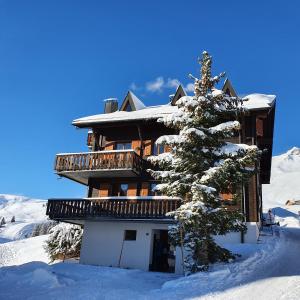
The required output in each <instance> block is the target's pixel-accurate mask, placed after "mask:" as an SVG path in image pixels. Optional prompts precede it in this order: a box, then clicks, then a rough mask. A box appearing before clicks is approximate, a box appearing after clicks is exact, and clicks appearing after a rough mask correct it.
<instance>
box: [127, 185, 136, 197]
mask: <svg viewBox="0 0 300 300" xmlns="http://www.w3.org/2000/svg"><path fill="white" fill-rule="evenodd" d="M136 192H137V184H136V183H134V182H132V183H129V184H128V191H127V196H136V194H137V193H136Z"/></svg>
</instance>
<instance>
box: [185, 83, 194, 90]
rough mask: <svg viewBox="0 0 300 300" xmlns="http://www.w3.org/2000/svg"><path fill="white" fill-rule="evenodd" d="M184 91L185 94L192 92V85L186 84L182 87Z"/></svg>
mask: <svg viewBox="0 0 300 300" xmlns="http://www.w3.org/2000/svg"><path fill="white" fill-rule="evenodd" d="M184 89H185V91H186V92H193V91H194V84H193V83H188V84H187V85H186V86H184Z"/></svg>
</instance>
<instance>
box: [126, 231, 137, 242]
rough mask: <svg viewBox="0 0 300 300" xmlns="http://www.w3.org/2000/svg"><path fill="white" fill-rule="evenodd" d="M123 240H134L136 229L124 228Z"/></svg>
mask: <svg viewBox="0 0 300 300" xmlns="http://www.w3.org/2000/svg"><path fill="white" fill-rule="evenodd" d="M124 240H125V241H136V230H125V233H124Z"/></svg>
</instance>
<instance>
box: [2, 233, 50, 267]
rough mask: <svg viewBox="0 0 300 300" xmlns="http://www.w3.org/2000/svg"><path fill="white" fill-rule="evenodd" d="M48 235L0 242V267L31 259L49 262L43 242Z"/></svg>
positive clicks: (23, 262)
mask: <svg viewBox="0 0 300 300" xmlns="http://www.w3.org/2000/svg"><path fill="white" fill-rule="evenodd" d="M47 238H48V235H41V236H36V237H32V238H27V239H21V240H17V241H13V242H7V243H2V244H0V267H2V266H13V265H21V264H25V263H28V262H32V261H42V262H46V263H48V262H49V257H48V256H47V254H46V252H45V249H44V243H45V241H46V239H47Z"/></svg>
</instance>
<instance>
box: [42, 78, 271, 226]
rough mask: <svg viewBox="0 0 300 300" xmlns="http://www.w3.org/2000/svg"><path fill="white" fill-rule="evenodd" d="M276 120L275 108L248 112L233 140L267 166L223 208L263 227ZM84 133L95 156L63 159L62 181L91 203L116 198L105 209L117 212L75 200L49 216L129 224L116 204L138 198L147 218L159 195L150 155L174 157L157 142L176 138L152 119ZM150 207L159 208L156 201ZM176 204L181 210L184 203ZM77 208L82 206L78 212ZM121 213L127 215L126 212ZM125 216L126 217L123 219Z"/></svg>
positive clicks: (53, 207)
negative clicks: (79, 187) (81, 187)
mask: <svg viewBox="0 0 300 300" xmlns="http://www.w3.org/2000/svg"><path fill="white" fill-rule="evenodd" d="M226 88H227V89H228V93H229V92H231V89H232V87H231V85H230V83H227V85H226ZM180 92H181V90H179V91H178V92H177V94H178V95H177V94H176V95H177V96H176V95H175V96H176V97H179V96H180V97H181V96H182V95H181V94H180ZM127 101H128V100H127ZM124 107H125V106H124ZM274 114H275V104H274V105H273V106H272V107H270V109H267V110H266V109H261V110H260V109H257V110H253V111H249V112H247V113H246V114H245V115H244V116H243V118H242V119H241V120H240V122H241V124H242V129H241V131H240V134H239V136H236V137H235V138H234V142H241V143H246V144H249V145H257V146H258V147H259V148H260V149H262V150H264V153H263V156H262V160H261V162H260V165H259V166H258V169H259V172H258V174H257V175H255V176H253V177H252V178H251V180H250V181H249V182H247V183H245V184H244V186H242V187H241V199H240V201H238V202H235V203H233V202H232V195H231V194H230V193H227V194H226V193H224V194H223V195H222V197H223V199H224V207H226V208H227V209H240V210H242V211H243V212H244V214H245V216H246V221H248V222H259V221H260V218H261V213H262V195H261V185H262V184H264V183H269V182H270V169H271V157H272V140H273V124H274ZM82 127H88V128H89V129H90V132H89V136H88V146H89V147H90V149H91V150H92V151H90V152H86V153H70V154H58V155H57V156H56V160H55V171H56V172H57V174H58V175H60V176H63V177H67V178H69V179H72V180H74V181H77V182H79V183H82V184H85V185H87V186H88V191H87V197H88V199H91V201H92V200H93V199H95V198H97V199H98V198H103V197H111V198H112V199H114V200H112V202H105V203H106V204H105V205H108V204H109V205H112V206H109V205H108V206H105V207H106V208H105V209H104V208H103V207H104V206H103V205H104V204H103V203H102V202H101V201H100V202H99V201H98V202H97V203H98V204H97V205H98V206H97V205H96V204H95V202H92V203H93V204H89V202H88V201H90V200H87V199H85V200H82V201H83V202H78V203H77V202H76V201H78V200H72V201H71V202H66V201H68V200H61V202H55V201H58V200H51V201H49V204H48V210H47V212H48V215H49V216H50V217H51V218H54V219H62V218H63V217H64V216H65V217H66V216H67V215H68V218H70V217H71V216H72V214H75V215H76V216H75V215H74V218H75V217H78V216H79V215H80V216H81V218H84V217H86V216H89V218H90V217H93V216H94V217H96V215H97V217H103V214H104V212H105V214H106V213H107V214H108V213H109V212H108V210H109V209H112V211H111V212H110V213H111V215H110V216H111V217H114V216H117V215H118V218H120V217H122V218H125V217H126V213H127V212H128V210H126V209H127V208H126V209H125V208H124V207H123V206H122V205H125V206H126V205H129V204H127V202H124V201H123V202H122V201H121V202H120V203H119V202H117V199H118V197H128V198H130V197H139V200H137V201H136V202H134V203H133V202H128V203H131V204H132V205H133V206H136V209H137V210H138V211H143V212H142V213H141V215H143V216H145V214H147V212H146V211H145V210H147V209H150V206H147V205H148V204H147V205H146V204H145V203H148V202H147V201H148V200H147V199H148V198H147V197H153V196H158V194H157V192H155V191H153V187H154V186H155V184H156V183H157V182H155V180H154V179H153V178H151V176H150V175H149V173H148V172H147V171H146V170H147V169H148V168H149V167H150V165H149V163H148V162H147V160H146V158H147V157H148V156H149V155H157V154H159V153H162V152H166V151H170V149H169V148H168V147H162V146H160V145H155V141H156V139H157V138H158V137H160V136H161V135H165V134H174V133H176V132H174V130H172V129H170V128H166V127H165V126H164V125H163V124H161V123H158V122H156V120H147V119H143V120H126V121H120V122H118V121H114V122H105V123H101V124H97V123H95V124H93V125H89V126H86V125H83V126H82ZM143 197H144V200H143ZM139 201H142V202H139ZM151 201H152V202H153V203H156V202H155V201H157V200H151ZM160 201H162V200H160ZM152 202H151V203H152ZM55 203H57V204H55ZM99 203H100V204H99ZM107 203H108V204H107ZM116 203H117V204H116ZM141 203H143V204H141ZM149 203H150V202H149ZM161 203H166V202H161ZM168 203H169V202H168ZM172 203H173V202H172ZM176 203H177V204H176V205H178V203H179V202H176ZM76 205H79V208H78V207H77V206H76ZM99 205H100V206H99ZM114 205H115V206H114ZM143 205H144V206H143ZM149 205H150V204H149ZM155 205H156V204H155ZM157 205H158V204H157ZM159 205H160V204H159ZM168 205H169V204H168ZM96 207H98V208H96ZM99 207H100V208H99ZM121 207H122V209H123V208H124V209H123V210H122V209H121ZM126 207H127V206H126ZM151 207H152V206H151ZM170 207H172V206H168V209H169V208H170ZM75 208H76V209H75ZM102 208H103V210H102ZM115 209H116V210H115ZM151 209H152V208H151ZM151 209H150V210H149V212H148V217H147V218H148V219H149V218H152V217H153V218H154V219H155V218H156V217H158V215H156V214H154V213H153V212H152V211H151ZM168 209H166V211H167V210H168ZM90 210H91V211H92V212H90ZM120 211H122V213H120V214H119V212H120ZM163 211H165V210H163ZM56 212H57V213H56ZM58 212H59V213H58ZM64 212H66V213H64ZM58 215H59V216H58ZM130 217H131V218H136V217H137V218H138V215H136V214H131V216H130ZM160 217H161V216H160Z"/></svg>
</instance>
